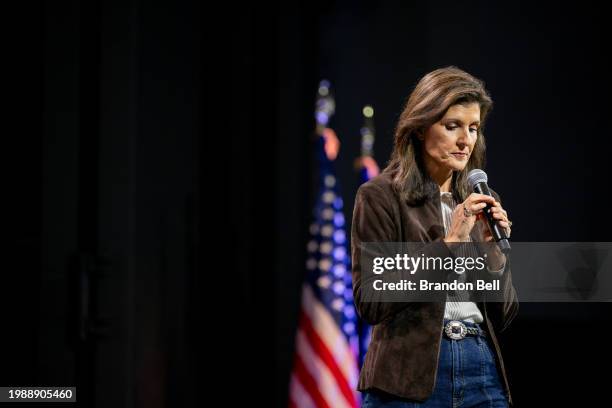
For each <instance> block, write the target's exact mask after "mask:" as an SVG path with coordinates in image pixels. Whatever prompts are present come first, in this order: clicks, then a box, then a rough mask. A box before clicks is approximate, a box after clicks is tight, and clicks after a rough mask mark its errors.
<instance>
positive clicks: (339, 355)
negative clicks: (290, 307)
mask: <svg viewBox="0 0 612 408" xmlns="http://www.w3.org/2000/svg"><path fill="white" fill-rule="evenodd" d="M302 313H305V314H306V315H307V316H308V317H309V319H310V322H311V323H312V326H313V328H314V330H315V331H316V332H317V333H318V335H319V337H321V338H322V339H323V341H324V342H325V344H327V347H328V349H329V350H330V351H331V353H332V354H333V356H334V360H336V361H337V362H338V364H339V365H340V368H341V370H342V373H343V374H344V377H345V378H346V379H347V380H348V381H349V384H350V385H351V387H352V388H355V387H356V386H357V379H358V376H359V372H358V367H357V361H356V356H355V354H354V353H353V352H352V351H351V348H350V347H349V344H348V342H347V341H346V337H345V336H344V334H343V333H342V332H341V331H340V329H339V328H338V326H337V325H336V322H335V321H334V320H333V319H332V317H331V316H330V315H329V313H328V312H327V309H325V307H324V306H323V305H322V304H321V303H320V302H319V301H318V299H317V298H316V297H315V295H314V293H313V292H312V289H311V288H310V287H309V286H307V285H304V288H303V290H302Z"/></svg>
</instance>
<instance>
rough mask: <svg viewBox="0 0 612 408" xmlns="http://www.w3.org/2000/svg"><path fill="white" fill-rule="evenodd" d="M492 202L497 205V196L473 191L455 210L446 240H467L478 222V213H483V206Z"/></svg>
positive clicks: (492, 204)
mask: <svg viewBox="0 0 612 408" xmlns="http://www.w3.org/2000/svg"><path fill="white" fill-rule="evenodd" d="M487 204H490V205H491V206H494V205H495V198H493V197H491V196H490V195H485V194H478V193H472V194H470V195H469V196H468V198H466V199H465V201H464V202H463V203H461V204H459V205H458V206H456V207H455V209H454V210H453V217H452V218H453V219H452V222H451V226H450V228H449V231H448V233H447V234H446V237H445V238H444V241H445V242H465V241H467V240H468V238H469V236H470V232H472V228H474V225H475V224H476V221H477V217H476V215H477V214H479V213H481V212H482V210H483V208H485V207H486V206H487Z"/></svg>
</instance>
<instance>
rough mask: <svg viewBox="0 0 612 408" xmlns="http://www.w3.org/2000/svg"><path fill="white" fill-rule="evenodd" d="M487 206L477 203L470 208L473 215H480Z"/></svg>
mask: <svg viewBox="0 0 612 408" xmlns="http://www.w3.org/2000/svg"><path fill="white" fill-rule="evenodd" d="M486 206H487V203H477V204H473V205H472V206H471V207H469V209H470V211H472V212H473V213H479V212H481V211H482V209H483V208H485V207H486Z"/></svg>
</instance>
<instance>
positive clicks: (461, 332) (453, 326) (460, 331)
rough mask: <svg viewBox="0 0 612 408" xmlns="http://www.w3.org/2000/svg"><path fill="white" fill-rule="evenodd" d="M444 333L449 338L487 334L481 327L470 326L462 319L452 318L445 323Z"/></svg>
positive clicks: (455, 338) (459, 338) (456, 338)
mask: <svg viewBox="0 0 612 408" xmlns="http://www.w3.org/2000/svg"><path fill="white" fill-rule="evenodd" d="M444 334H446V336H447V337H448V338H449V339H452V340H461V339H463V338H465V336H478V335H480V336H485V335H486V332H485V331H484V330H482V329H481V328H480V327H468V326H466V325H465V323H463V322H462V321H460V320H451V321H450V322H448V323H446V325H444Z"/></svg>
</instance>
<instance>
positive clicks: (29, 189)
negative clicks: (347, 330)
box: [0, 0, 612, 407]
mask: <svg viewBox="0 0 612 408" xmlns="http://www.w3.org/2000/svg"><path fill="white" fill-rule="evenodd" d="M216 6H218V5H216ZM19 7H20V8H19V9H18V10H15V12H7V13H6V16H5V18H6V19H7V20H9V21H8V22H9V23H12V24H11V25H10V27H11V28H10V29H9V30H8V31H9V34H8V36H7V37H5V38H7V39H8V41H7V43H8V47H7V48H6V50H7V53H6V56H7V57H6V61H7V63H6V65H7V66H8V68H10V71H11V73H10V75H7V76H6V77H5V82H6V89H9V91H8V92H7V93H6V94H5V100H6V101H7V102H9V105H10V108H9V109H8V110H7V111H6V112H7V113H8V115H7V116H8V119H7V122H6V123H7V124H8V125H10V129H8V127H9V126H6V127H5V129H6V134H5V135H4V138H3V140H5V141H7V142H8V144H7V145H6V146H5V160H4V163H5V164H6V165H7V169H6V171H5V174H6V175H7V177H6V179H7V180H8V188H7V198H9V200H6V201H7V202H8V203H9V212H8V213H7V217H6V218H7V220H8V222H7V223H6V224H5V225H7V226H8V228H7V230H6V232H7V234H6V235H8V236H9V237H10V242H11V244H12V245H11V246H9V247H8V256H7V258H6V259H7V260H8V262H6V265H7V268H6V270H4V281H3V285H2V288H3V289H2V296H1V299H2V303H1V304H0V307H1V310H2V312H3V317H4V319H3V321H4V323H5V326H4V328H5V330H4V335H3V336H2V340H1V343H0V344H1V346H2V350H3V351H4V355H3V357H2V365H1V369H0V379H1V381H0V385H6V386H8V385H23V386H25V385H76V386H77V387H78V397H79V405H81V406H91V407H134V406H138V407H181V406H201V405H207V401H211V398H213V394H214V395H216V396H220V397H221V398H222V399H223V402H222V404H221V405H227V406H233V405H239V404H240V403H257V404H258V405H259V404H261V405H263V406H278V407H281V406H286V396H287V388H288V386H287V384H288V374H289V372H290V369H291V356H292V348H293V333H294V331H295V326H296V315H297V308H298V302H299V293H300V282H301V274H302V271H303V265H304V253H305V251H304V249H305V242H306V239H307V235H306V234H307V225H308V223H309V221H310V215H311V205H312V203H313V200H314V195H315V192H316V191H315V188H314V186H315V184H314V180H315V178H316V173H315V170H316V167H315V166H314V164H315V162H314V160H313V143H312V142H313V135H312V131H313V126H314V123H313V106H314V98H315V93H316V89H317V84H318V81H319V80H320V79H321V78H327V79H329V80H330V81H331V82H332V87H333V90H334V93H335V96H336V102H337V111H336V115H335V116H334V118H333V119H332V122H331V126H332V127H333V128H334V129H335V130H336V131H337V133H338V135H339V137H340V139H341V141H342V143H343V144H342V149H341V153H340V156H339V158H338V160H337V169H338V176H339V180H340V182H341V183H342V190H343V194H344V201H345V215H346V216H347V219H349V220H350V217H351V210H352V205H353V197H354V194H355V191H356V188H357V185H358V177H357V175H356V173H355V172H354V170H353V167H352V162H353V160H354V159H355V157H357V155H358V154H359V127H360V126H361V116H360V115H361V108H362V107H363V105H364V104H366V103H367V104H372V105H373V106H374V108H375V112H376V115H375V123H376V127H377V141H376V145H375V157H376V159H377V160H378V162H379V164H380V165H381V167H384V164H385V162H386V160H387V158H388V157H389V153H390V151H391V147H392V144H391V140H392V135H393V128H394V125H395V122H396V120H397V118H398V115H399V113H400V112H401V109H402V105H403V102H404V101H405V99H406V98H407V96H408V95H409V93H410V91H411V89H412V87H413V86H414V85H415V84H416V82H417V81H418V79H419V78H420V77H421V76H422V75H424V74H425V73H427V72H428V71H430V70H432V69H435V68H439V67H442V66H447V65H456V66H458V67H460V68H462V69H464V70H466V71H468V72H470V73H472V74H473V75H475V76H477V77H479V78H482V79H483V80H484V81H485V82H486V84H487V87H488V89H489V90H490V92H491V94H492V97H493V99H494V102H495V107H494V110H493V112H492V114H491V116H490V118H489V121H488V123H487V130H486V135H487V143H488V165H487V167H486V169H485V170H486V171H487V173H488V174H489V179H490V181H491V182H490V185H491V186H493V188H495V189H496V190H497V191H498V192H500V194H501V196H502V199H503V203H504V207H505V208H506V209H507V210H508V212H509V214H510V215H511V218H512V220H513V222H514V226H513V239H514V240H515V241H606V240H609V237H608V231H610V227H611V226H612V225H611V224H612V222H611V221H610V217H609V216H608V214H607V211H609V204H607V202H606V199H605V197H607V189H608V187H606V186H608V185H609V181H608V168H609V163H610V150H609V147H608V146H609V143H608V139H609V138H610V137H611V136H610V132H611V129H612V127H611V126H610V123H608V121H609V109H610V103H609V95H610V74H609V67H608V65H607V64H606V61H607V60H608V56H607V54H608V52H609V49H610V42H609V41H608V37H609V35H608V34H609V30H610V29H609V23H608V22H607V21H606V18H605V17H606V15H605V13H603V12H602V10H598V9H597V8H596V7H593V6H590V5H586V4H584V3H580V4H574V5H572V6H564V7H561V6H560V5H559V4H554V5H552V4H551V5H550V6H546V5H540V4H538V3H533V2H529V3H520V2H510V3H507V4H505V5H501V4H497V3H493V2H490V4H489V3H485V2H482V3H469V4H468V3H465V2H449V3H438V2H436V3H435V4H429V2H404V1H385V2H366V1H335V2H333V1H332V2H322V1H314V2H294V1H286V2H278V3H267V4H256V5H255V4H253V5H238V4H224V5H221V8H220V9H219V8H216V9H215V10H213V9H212V8H211V7H212V6H211V5H205V4H203V3H202V4H200V3H198V2H184V1H176V2H171V1H160V2H144V1H140V0H128V1H115V0H110V1H105V2H102V1H96V0H92V1H88V2H78V1H72V2H70V1H60V2H46V3H42V2H32V3H27V4H22V5H20V6H19ZM13 26H14V28H13ZM349 227H350V226H349ZM516 273H519V272H518V271H517V272H516ZM610 309H611V308H610V307H609V304H603V303H602V304H522V305H521V310H520V315H519V317H518V318H517V320H516V321H515V323H514V324H513V326H512V327H511V328H510V329H509V330H508V331H507V332H506V333H505V334H504V335H503V338H502V341H503V350H504V355H505V360H506V363H507V365H508V366H509V372H510V379H511V382H512V387H513V394H514V399H515V401H516V404H517V406H519V407H523V406H544V405H546V406H552V405H558V406H569V405H576V406H598V405H599V404H598V403H597V401H600V400H604V398H605V397H607V395H608V392H607V391H608V390H607V389H606V388H605V387H606V386H607V382H606V381H604V380H605V379H607V378H608V377H609V376H606V375H605V374H604V373H605V372H606V370H607V369H608V368H609V367H610V363H611V362H612V361H610V360H611V359H610V353H608V352H607V351H608V350H607V347H606V346H607V345H608V343H609V337H607V334H606V333H607V332H609V329H607V328H606V326H605V325H606V323H607V324H609V323H610V321H611V320H612V319H611V318H610V312H611V310H610ZM543 401H545V402H546V403H543Z"/></svg>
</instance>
